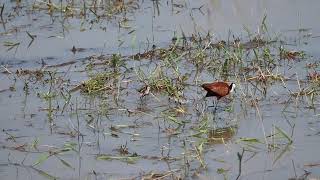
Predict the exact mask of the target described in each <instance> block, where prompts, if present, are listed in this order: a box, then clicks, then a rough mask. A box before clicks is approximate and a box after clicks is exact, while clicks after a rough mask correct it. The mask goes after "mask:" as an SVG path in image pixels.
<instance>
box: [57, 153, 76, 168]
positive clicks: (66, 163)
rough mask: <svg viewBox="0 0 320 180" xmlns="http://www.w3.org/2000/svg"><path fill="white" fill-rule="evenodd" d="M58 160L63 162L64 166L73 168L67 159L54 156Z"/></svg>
mask: <svg viewBox="0 0 320 180" xmlns="http://www.w3.org/2000/svg"><path fill="white" fill-rule="evenodd" d="M56 157H57V158H58V159H59V160H60V162H61V163H62V164H63V165H65V166H66V167H68V168H70V169H74V168H73V167H72V166H71V165H70V164H69V163H68V162H67V161H65V160H63V159H62V158H60V157H58V156H56Z"/></svg>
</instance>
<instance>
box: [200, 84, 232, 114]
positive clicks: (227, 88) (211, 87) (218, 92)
mask: <svg viewBox="0 0 320 180" xmlns="http://www.w3.org/2000/svg"><path fill="white" fill-rule="evenodd" d="M201 87H202V88H203V89H205V90H206V91H207V94H206V97H211V96H215V97H217V100H219V99H220V98H222V97H224V96H226V95H228V94H230V93H231V92H233V91H234V88H235V87H236V85H235V84H234V83H231V84H230V85H229V84H228V83H225V82H213V83H205V84H202V86H201ZM216 108H217V105H216Z"/></svg>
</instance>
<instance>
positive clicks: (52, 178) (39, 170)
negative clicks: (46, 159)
mask: <svg viewBox="0 0 320 180" xmlns="http://www.w3.org/2000/svg"><path fill="white" fill-rule="evenodd" d="M33 169H34V170H35V171H37V172H38V173H39V174H40V175H41V176H43V177H45V178H47V179H51V180H56V179H59V178H58V177H55V176H53V175H50V174H48V173H47V172H45V171H43V170H41V169H37V168H33Z"/></svg>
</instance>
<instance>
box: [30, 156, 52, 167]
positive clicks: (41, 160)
mask: <svg viewBox="0 0 320 180" xmlns="http://www.w3.org/2000/svg"><path fill="white" fill-rule="evenodd" d="M50 156H51V155H50V154H48V153H42V154H41V155H40V156H39V158H38V160H37V161H36V162H35V163H34V164H33V165H32V166H36V165H38V164H41V163H43V162H44V161H46V160H47V159H48V158H49V157H50Z"/></svg>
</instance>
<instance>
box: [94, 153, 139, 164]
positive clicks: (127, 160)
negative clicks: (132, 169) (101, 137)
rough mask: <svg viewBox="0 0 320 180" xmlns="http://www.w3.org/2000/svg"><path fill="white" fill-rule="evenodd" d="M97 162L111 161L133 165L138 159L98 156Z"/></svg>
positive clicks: (134, 157)
mask: <svg viewBox="0 0 320 180" xmlns="http://www.w3.org/2000/svg"><path fill="white" fill-rule="evenodd" d="M97 159H98V160H107V161H112V160H119V161H122V162H126V163H129V164H134V163H136V161H137V160H138V159H139V157H138V156H111V155H99V156H98V157H97Z"/></svg>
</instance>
